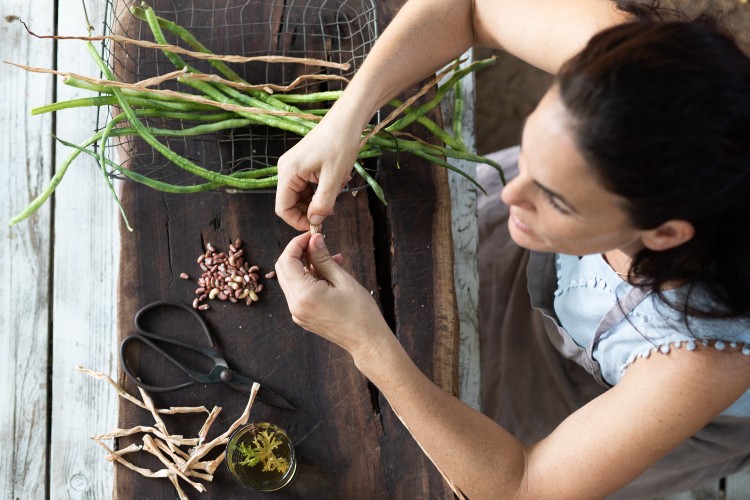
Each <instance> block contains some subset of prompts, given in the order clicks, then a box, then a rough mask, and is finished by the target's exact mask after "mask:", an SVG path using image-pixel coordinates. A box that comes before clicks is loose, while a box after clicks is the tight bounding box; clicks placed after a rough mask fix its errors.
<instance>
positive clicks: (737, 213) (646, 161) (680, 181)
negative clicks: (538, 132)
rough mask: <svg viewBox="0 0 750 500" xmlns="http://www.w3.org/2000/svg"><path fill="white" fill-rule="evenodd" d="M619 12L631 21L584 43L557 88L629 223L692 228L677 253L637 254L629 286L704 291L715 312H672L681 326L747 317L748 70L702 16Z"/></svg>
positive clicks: (654, 9) (582, 144) (651, 9)
mask: <svg viewBox="0 0 750 500" xmlns="http://www.w3.org/2000/svg"><path fill="white" fill-rule="evenodd" d="M619 4H620V5H621V8H623V9H624V10H627V11H628V12H631V13H632V14H633V18H634V20H633V21H632V22H628V23H625V24H621V25H618V26H615V27H613V28H610V29H607V30H605V31H603V32H601V33H599V34H597V35H596V36H594V37H593V38H592V39H591V41H590V42H589V43H588V45H587V47H586V48H585V49H584V50H583V51H582V52H581V53H579V54H578V55H577V56H575V57H574V58H572V59H571V60H570V61H568V62H567V63H566V64H565V65H564V67H563V68H562V69H561V71H560V73H559V74H558V76H557V79H556V85H557V87H558V88H559V90H560V95H561V97H562V100H563V102H564V105H565V106H566V108H567V110H568V111H569V113H570V116H571V118H572V125H573V129H574V135H575V137H576V141H577V145H578V147H579V149H580V150H581V152H582V154H583V155H584V157H586V158H587V160H588V161H589V163H590V164H591V165H592V167H593V168H594V170H595V171H596V173H597V175H599V176H600V178H601V179H602V181H603V182H604V184H605V186H606V188H607V189H609V190H610V191H612V192H614V193H616V194H618V195H620V196H623V197H624V198H625V199H627V207H626V209H627V211H628V213H629V215H630V218H631V221H632V223H633V224H634V225H635V226H636V227H638V228H641V229H653V228H656V227H658V226H659V225H661V224H662V223H664V222H666V221H668V220H672V219H679V220H686V221H689V222H690V223H691V224H692V225H693V226H694V228H695V236H694V237H693V238H692V239H691V240H690V241H688V242H686V243H684V244H682V245H680V246H679V247H676V248H673V249H670V250H666V251H652V250H649V249H643V250H641V251H640V252H639V253H638V254H637V255H636V256H635V258H634V261H633V265H632V268H631V275H637V276H638V277H639V279H641V280H644V279H645V283H644V282H643V281H642V283H643V284H644V285H645V286H649V287H651V288H653V290H654V291H655V292H656V293H659V294H660V295H662V297H663V294H662V290H663V288H664V285H665V284H666V283H669V282H674V281H678V282H688V283H691V290H692V289H693V288H694V287H695V286H700V287H702V288H704V289H706V290H708V293H709V295H710V297H711V298H712V299H713V301H715V302H717V303H718V304H719V306H718V307H713V308H710V310H709V309H706V308H705V307H704V308H697V309H696V308H694V307H691V304H689V303H688V302H687V301H686V303H685V304H681V307H683V308H684V309H685V310H687V311H688V312H691V313H692V314H708V315H712V316H739V315H745V316H747V315H750V59H748V57H747V56H746V55H745V54H744V53H743V51H742V50H741V49H740V48H739V47H738V46H737V45H736V43H735V42H734V40H733V38H732V37H731V36H730V35H729V34H728V33H727V32H726V31H725V30H724V29H722V28H721V27H720V26H719V25H718V23H717V22H716V21H715V20H714V18H712V17H710V16H707V15H701V16H699V17H698V18H696V19H693V20H688V19H686V18H685V17H684V16H682V15H680V14H679V13H677V12H675V11H666V10H663V9H659V8H658V6H657V5H655V4H642V3H626V2H619ZM688 300H689V295H688ZM673 305H674V304H673Z"/></svg>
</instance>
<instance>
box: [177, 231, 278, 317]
mask: <svg viewBox="0 0 750 500" xmlns="http://www.w3.org/2000/svg"><path fill="white" fill-rule="evenodd" d="M241 246H242V242H241V241H240V240H235V242H234V243H233V244H230V245H229V252H228V253H227V252H219V251H217V250H216V248H214V246H213V245H212V244H211V243H208V244H206V252H205V253H202V254H200V255H199V256H198V260H197V262H198V265H199V266H200V268H201V271H203V274H202V275H201V277H200V278H198V288H197V289H196V290H195V294H196V295H198V297H197V298H196V299H195V300H193V307H194V308H195V309H199V310H201V311H205V310H206V309H208V308H209V306H208V304H205V303H202V302H204V301H206V300H213V299H218V300H228V301H230V302H234V303H238V302H244V303H245V304H247V305H248V306H249V305H252V303H253V302H257V301H258V298H259V297H258V294H259V293H260V292H261V290H263V283H260V275H259V274H258V272H259V271H260V268H259V267H258V266H252V265H250V263H249V262H246V261H245V260H244V259H243V258H242V256H243V254H244V253H245V251H244V250H243V249H242V248H241ZM275 275H276V273H274V272H273V271H271V272H270V273H267V274H266V275H265V278H269V279H270V278H273V277H274V276H275ZM180 278H182V279H190V278H189V276H188V275H187V274H186V273H182V274H181V275H180Z"/></svg>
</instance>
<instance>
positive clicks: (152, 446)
mask: <svg viewBox="0 0 750 500" xmlns="http://www.w3.org/2000/svg"><path fill="white" fill-rule="evenodd" d="M76 369H77V370H78V371H80V372H81V373H84V374H86V375H89V376H91V377H94V378H97V379H99V380H106V381H107V382H109V384H110V385H111V386H112V387H113V388H114V389H115V390H116V391H117V394H118V395H119V396H120V397H122V398H125V399H127V400H128V401H130V402H131V403H133V404H135V405H137V406H139V407H141V408H144V409H146V410H148V411H149V412H151V415H152V417H153V419H154V423H153V425H139V426H136V427H133V428H131V429H113V430H111V431H110V432H107V433H105V434H99V435H97V436H93V437H92V438H91V439H93V440H94V441H95V442H96V443H97V444H98V445H99V446H101V447H102V448H104V449H105V450H106V451H107V456H106V457H105V460H107V461H108V462H118V463H120V464H122V465H123V466H125V467H127V468H128V469H130V470H132V471H135V472H137V473H139V474H141V475H142V476H144V477H150V478H167V479H169V480H170V482H171V483H172V484H173V485H174V487H175V490H176V491H177V495H178V496H179V498H180V499H181V500H187V498H188V497H187V494H186V493H185V491H184V490H183V489H182V486H181V485H180V480H182V481H184V482H186V483H187V484H189V485H190V486H192V487H193V488H195V489H196V490H198V491H200V492H204V491H206V487H205V486H204V485H202V484H201V483H199V482H197V481H195V480H202V481H207V482H211V481H212V480H213V475H214V473H215V472H216V469H217V468H218V467H219V465H220V464H221V463H222V462H223V461H224V458H225V455H226V454H225V453H223V452H222V453H220V454H219V455H218V456H217V457H216V458H214V459H212V460H201V459H202V458H204V457H205V456H206V455H208V454H209V453H210V452H211V451H212V450H213V449H214V448H216V447H217V446H222V445H225V444H226V443H227V441H229V436H231V434H232V433H233V432H234V431H235V430H236V429H237V428H238V427H240V426H242V425H244V424H246V423H247V421H248V419H249V417H250V410H251V409H252V407H253V402H254V401H255V396H256V394H257V393H258V389H260V385H259V384H258V383H255V384H253V387H252V389H251V390H250V398H249V400H248V402H247V406H245V409H244V411H243V412H242V415H240V416H239V418H238V419H237V420H236V421H235V422H234V423H233V424H232V425H231V426H230V427H229V428H228V429H227V430H226V431H224V432H223V433H222V434H220V435H219V436H217V437H215V438H214V439H212V440H211V441H209V442H205V440H206V436H207V435H208V431H209V429H210V428H211V425H212V424H213V422H214V421H215V420H216V417H217V416H218V414H219V412H221V408H220V407H218V406H214V408H213V410H211V412H209V411H208V410H207V409H206V407H205V406H197V407H172V408H169V409H159V408H156V406H155V405H154V402H153V400H152V399H151V396H149V394H148V393H147V392H146V391H144V390H143V389H141V388H139V391H140V394H141V398H142V400H139V399H138V398H136V397H135V396H133V395H132V394H129V393H128V392H127V391H125V389H123V388H122V387H120V386H119V385H118V384H117V383H116V382H115V381H114V380H112V378H111V377H109V376H108V375H106V374H103V373H99V372H95V371H92V370H87V369H85V368H83V367H80V366H79V367H77V368H76ZM196 412H206V413H208V417H207V418H206V421H205V423H204V424H203V426H202V427H201V429H200V431H198V437H196V438H183V436H180V435H175V434H170V433H169V431H168V430H167V426H166V424H165V423H164V421H163V420H162V418H161V416H160V414H165V413H166V414H176V413H196ZM134 434H143V438H142V439H143V444H135V443H133V444H131V445H130V446H128V447H126V448H123V449H121V450H117V451H114V450H113V449H111V448H109V447H108V446H107V445H106V444H104V442H103V441H105V440H108V439H114V438H119V437H125V436H132V435H134ZM181 446H190V447H192V448H189V449H188V450H183V449H181V448H180V447H181ZM138 452H146V453H150V454H151V455H153V456H155V457H156V458H157V459H158V460H159V461H160V462H161V463H162V464H163V465H164V468H163V469H160V470H158V471H152V470H150V469H146V468H143V467H138V466H136V465H134V464H133V463H131V462H129V461H128V460H126V459H125V458H124V457H125V456H127V455H129V454H132V453H138Z"/></svg>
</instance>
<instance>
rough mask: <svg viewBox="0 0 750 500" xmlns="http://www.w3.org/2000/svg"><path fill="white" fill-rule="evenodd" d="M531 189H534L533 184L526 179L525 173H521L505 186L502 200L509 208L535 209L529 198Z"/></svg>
mask: <svg viewBox="0 0 750 500" xmlns="http://www.w3.org/2000/svg"><path fill="white" fill-rule="evenodd" d="M530 187H533V186H532V183H531V182H530V181H529V180H528V179H526V178H525V177H524V175H523V173H520V174H519V175H518V176H517V177H515V178H514V179H512V180H511V181H509V182H508V183H507V184H506V185H505V187H504V188H503V191H502V193H500V199H502V200H503V203H505V204H506V205H508V206H510V205H515V206H518V207H522V208H525V209H527V210H529V209H533V207H534V205H533V203H532V202H531V199H530V198H529V193H530V190H529V188H530Z"/></svg>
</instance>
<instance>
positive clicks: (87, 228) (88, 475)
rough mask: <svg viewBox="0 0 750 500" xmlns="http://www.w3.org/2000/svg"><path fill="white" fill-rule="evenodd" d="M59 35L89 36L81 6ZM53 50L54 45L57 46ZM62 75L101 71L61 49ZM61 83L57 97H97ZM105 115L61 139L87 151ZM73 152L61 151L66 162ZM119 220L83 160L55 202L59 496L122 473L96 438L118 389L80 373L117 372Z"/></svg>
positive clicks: (77, 51)
mask: <svg viewBox="0 0 750 500" xmlns="http://www.w3.org/2000/svg"><path fill="white" fill-rule="evenodd" d="M104 5H105V2H86V6H87V8H88V15H89V20H90V22H91V24H92V25H93V26H95V27H96V28H97V30H98V31H101V27H102V25H103V22H104ZM58 32H59V33H60V34H66V35H68V34H69V35H85V34H86V19H85V17H84V13H83V9H82V6H81V2H79V1H78V0H59V19H58ZM47 43H51V42H47ZM58 67H59V68H60V69H61V70H65V71H73V72H76V73H79V74H83V75H92V76H98V75H99V71H98V69H97V68H96V66H95V64H94V63H93V61H92V59H91V57H90V56H89V54H88V52H87V51H86V48H85V46H84V43H83V42H80V41H63V42H59V44H58ZM91 95H92V94H91V93H90V92H85V91H78V90H75V89H72V88H71V87H68V86H66V85H63V84H62V83H61V82H58V96H57V99H58V100H60V101H62V100H66V99H73V98H79V97H89V96H91ZM95 126H96V112H95V110H91V109H69V110H64V111H62V112H60V113H58V114H57V135H58V136H60V137H61V138H63V139H65V140H68V141H71V142H74V143H80V142H82V141H83V140H84V139H86V138H88V137H89V136H90V135H92V134H93V132H94V129H95ZM68 154H70V149H68V148H66V147H64V146H58V147H57V149H56V160H57V161H56V162H57V164H58V165H59V164H60V162H61V161H62V159H63V158H65V157H66V156H67V155H68ZM118 236H119V235H118V230H117V214H116V211H115V204H114V202H113V200H112V198H111V196H110V194H109V192H108V190H107V187H106V184H105V182H104V178H103V176H102V173H101V172H100V171H99V169H98V166H97V164H96V163H95V162H94V161H93V160H92V159H91V158H90V157H84V156H81V157H79V158H78V159H77V160H76V161H75V162H74V163H73V164H72V165H71V167H70V169H69V170H68V172H67V174H66V176H65V178H64V180H63V182H62V183H61V184H60V186H59V187H58V189H57V192H56V197H55V222H54V241H55V248H54V262H55V264H54V267H55V279H54V284H53V297H54V303H53V320H54V331H53V334H54V336H53V344H52V348H53V355H52V427H51V432H52V435H51V445H50V446H51V454H50V460H51V463H50V482H51V483H50V496H51V497H52V498H70V499H74V498H108V497H110V496H111V494H112V481H113V472H112V465H111V464H110V463H108V462H105V460H104V453H103V451H102V450H101V448H99V447H98V446H96V445H95V444H94V443H93V442H92V441H91V440H90V439H89V437H90V436H92V435H94V434H97V433H100V432H105V431H107V430H109V429H111V428H113V427H114V426H115V424H116V408H117V407H116V399H117V398H116V396H115V393H114V391H112V389H111V388H110V387H109V385H108V384H106V383H103V382H100V381H96V380H93V379H91V378H89V377H86V376H85V375H82V374H80V373H78V372H76V371H75V370H74V368H75V366H76V365H83V366H85V367H87V368H90V369H93V370H97V371H101V372H105V373H113V372H114V369H115V362H114V359H115V356H114V354H115V352H116V345H115V338H116V337H115V335H116V333H115V332H116V330H115V322H114V318H115V300H114V299H115V291H116V284H117V272H116V263H117V259H118V254H119V241H118Z"/></svg>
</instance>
